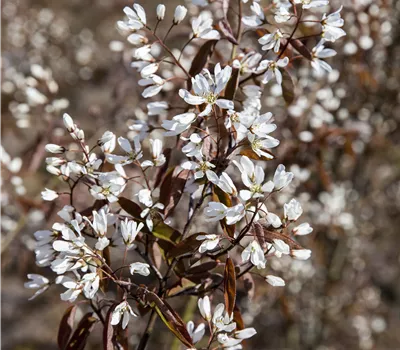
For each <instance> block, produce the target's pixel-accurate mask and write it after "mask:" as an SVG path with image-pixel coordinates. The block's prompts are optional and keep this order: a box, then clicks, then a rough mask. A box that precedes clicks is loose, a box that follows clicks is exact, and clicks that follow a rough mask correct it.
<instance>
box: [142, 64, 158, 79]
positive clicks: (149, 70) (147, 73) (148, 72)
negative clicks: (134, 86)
mask: <svg viewBox="0 0 400 350" xmlns="http://www.w3.org/2000/svg"><path fill="white" fill-rule="evenodd" d="M159 66H160V64H159V63H158V62H155V63H150V64H148V65H147V66H145V67H143V68H142V69H141V70H140V75H141V77H142V78H144V79H146V78H151V77H152V76H154V74H155V73H156V72H157V71H158V68H159ZM152 81H154V80H152Z"/></svg>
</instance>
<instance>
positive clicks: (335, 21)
mask: <svg viewBox="0 0 400 350" xmlns="http://www.w3.org/2000/svg"><path fill="white" fill-rule="evenodd" d="M342 9H343V6H340V8H339V10H337V11H336V12H334V13H331V14H330V15H328V16H327V15H326V13H324V15H323V16H322V20H321V24H322V37H323V38H324V39H325V40H326V41H336V40H338V39H339V38H341V37H342V36H345V35H346V32H345V31H344V30H343V29H342V28H340V27H343V24H344V20H343V19H342V18H341V17H340V11H342Z"/></svg>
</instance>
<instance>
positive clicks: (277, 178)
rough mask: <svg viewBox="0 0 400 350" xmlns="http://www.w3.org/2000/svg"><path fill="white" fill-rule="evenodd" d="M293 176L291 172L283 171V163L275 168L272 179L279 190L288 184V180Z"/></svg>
mask: <svg viewBox="0 0 400 350" xmlns="http://www.w3.org/2000/svg"><path fill="white" fill-rule="evenodd" d="M293 176H294V175H293V173H291V172H286V171H285V166H284V165H282V164H279V165H278V167H277V168H276V171H275V174H274V180H273V181H274V186H275V189H276V190H280V189H282V188H284V187H286V186H287V185H289V184H290V182H291V181H292V180H293Z"/></svg>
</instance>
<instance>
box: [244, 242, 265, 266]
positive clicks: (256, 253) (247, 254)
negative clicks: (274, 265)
mask: <svg viewBox="0 0 400 350" xmlns="http://www.w3.org/2000/svg"><path fill="white" fill-rule="evenodd" d="M242 260H243V262H246V261H249V260H250V261H251V263H252V264H253V265H254V266H257V268H258V269H263V268H265V264H266V262H267V260H266V259H265V256H264V251H263V250H262V248H261V247H260V245H259V244H258V242H257V241H256V240H254V241H252V242H251V243H249V245H248V246H247V247H246V248H245V249H244V250H243V251H242Z"/></svg>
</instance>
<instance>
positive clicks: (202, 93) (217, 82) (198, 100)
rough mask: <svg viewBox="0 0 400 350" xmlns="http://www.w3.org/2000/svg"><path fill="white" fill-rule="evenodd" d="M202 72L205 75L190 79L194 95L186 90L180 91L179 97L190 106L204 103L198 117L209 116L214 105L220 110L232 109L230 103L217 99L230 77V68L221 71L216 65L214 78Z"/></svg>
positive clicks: (206, 72) (207, 72)
mask: <svg viewBox="0 0 400 350" xmlns="http://www.w3.org/2000/svg"><path fill="white" fill-rule="evenodd" d="M204 72H205V75H204V74H197V75H196V76H195V77H194V78H192V85H193V91H194V93H195V94H194V95H192V94H191V93H190V92H189V91H188V90H185V89H180V90H179V96H180V97H182V98H183V99H184V100H185V102H186V103H188V104H190V105H195V106H198V105H201V104H203V103H205V104H206V108H205V109H204V111H202V112H201V113H200V114H199V116H200V117H202V116H205V115H209V114H210V113H211V111H212V108H213V105H215V104H216V105H217V106H218V107H220V108H222V109H233V107H234V105H233V102H232V101H229V100H226V99H222V98H218V97H219V95H220V93H221V92H222V90H223V89H224V88H225V86H226V84H227V83H228V81H229V79H230V77H231V74H232V67H230V66H226V67H225V68H224V69H221V65H220V64H219V63H217V65H216V66H215V68H214V78H212V76H211V74H210V72H209V71H208V70H207V69H204Z"/></svg>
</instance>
